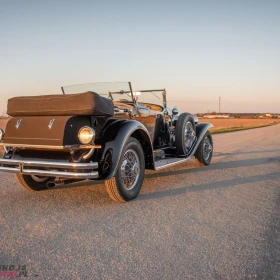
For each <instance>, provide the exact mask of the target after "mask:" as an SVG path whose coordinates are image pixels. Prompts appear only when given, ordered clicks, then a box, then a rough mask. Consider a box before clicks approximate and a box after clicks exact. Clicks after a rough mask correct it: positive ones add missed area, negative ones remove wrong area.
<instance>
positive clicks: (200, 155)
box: [195, 131, 213, 165]
mask: <svg viewBox="0 0 280 280" xmlns="http://www.w3.org/2000/svg"><path fill="white" fill-rule="evenodd" d="M212 155H213V140H212V136H211V134H210V132H209V131H207V132H206V133H205V135H204V136H203V138H202V140H201V142H200V144H199V146H198V148H197V150H196V152H195V157H196V159H197V160H198V161H199V163H201V164H202V165H209V164H210V162H211V159H212Z"/></svg>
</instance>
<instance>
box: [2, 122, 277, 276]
mask: <svg viewBox="0 0 280 280" xmlns="http://www.w3.org/2000/svg"><path fill="white" fill-rule="evenodd" d="M214 141H215V142H214V144H215V154H214V158H213V160H212V164H211V165H210V166H209V167H199V166H197V165H196V164H195V163H194V161H191V162H189V163H188V164H184V165H181V166H175V167H172V168H168V169H165V170H161V171H159V172H147V174H146V179H145V181H144V186H143V189H142V191H141V194H140V196H139V198H138V199H136V200H135V201H133V202H130V203H127V204H116V203H114V202H112V201H111V200H110V199H109V197H108V195H107V193H106V191H105V189H104V186H103V185H102V184H95V185H90V184H84V185H81V184H80V185H78V184H76V186H75V187H74V186H73V185H72V186H70V187H67V188H66V187H65V188H60V189H59V188H57V189H53V190H48V191H43V192H37V193H29V192H27V191H25V190H24V189H22V188H21V187H20V186H19V185H18V184H17V183H16V181H15V179H14V177H13V175H11V174H4V173H3V174H1V182H0V197H1V198H0V244H1V246H0V252H1V253H0V265H9V264H14V265H26V268H27V270H28V276H29V278H30V279H172V280H173V279H269V280H272V279H280V125H275V126H271V127H266V128H260V129H253V130H248V131H240V132H233V133H227V134H221V135H215V136H214ZM77 186H78V187H77Z"/></svg>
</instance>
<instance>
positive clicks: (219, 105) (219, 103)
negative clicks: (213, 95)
mask: <svg viewBox="0 0 280 280" xmlns="http://www.w3.org/2000/svg"><path fill="white" fill-rule="evenodd" d="M221 99H222V98H221V96H219V114H221Z"/></svg>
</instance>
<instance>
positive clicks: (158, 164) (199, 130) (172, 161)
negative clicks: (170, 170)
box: [154, 123, 213, 170]
mask: <svg viewBox="0 0 280 280" xmlns="http://www.w3.org/2000/svg"><path fill="white" fill-rule="evenodd" d="M211 127H213V125H212V124H210V123H200V124H197V125H196V135H197V139H196V142H195V143H194V145H193V147H192V149H191V150H190V152H189V153H188V154H187V155H186V156H185V157H170V158H164V159H156V158H154V169H155V170H159V169H162V168H166V167H169V166H172V165H176V164H180V163H183V162H186V161H187V160H189V159H192V158H193V157H194V154H195V152H196V150H197V148H198V146H199V144H200V142H201V140H202V138H203V136H204V135H205V133H206V132H207V131H208V129H209V128H211Z"/></svg>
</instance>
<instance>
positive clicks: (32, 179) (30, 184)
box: [15, 174, 55, 191]
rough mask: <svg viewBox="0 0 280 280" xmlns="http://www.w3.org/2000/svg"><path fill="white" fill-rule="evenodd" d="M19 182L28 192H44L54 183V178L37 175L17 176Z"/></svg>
mask: <svg viewBox="0 0 280 280" xmlns="http://www.w3.org/2000/svg"><path fill="white" fill-rule="evenodd" d="M15 176H16V179H17V181H18V182H19V183H20V185H21V186H22V187H24V188H25V189H27V190H28V191H42V190H45V189H47V183H48V182H50V181H54V180H55V178H53V177H44V176H37V175H22V174H15Z"/></svg>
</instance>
